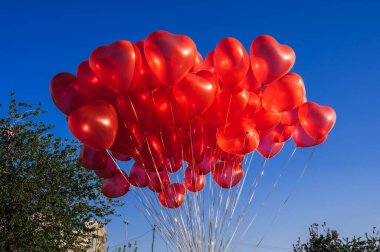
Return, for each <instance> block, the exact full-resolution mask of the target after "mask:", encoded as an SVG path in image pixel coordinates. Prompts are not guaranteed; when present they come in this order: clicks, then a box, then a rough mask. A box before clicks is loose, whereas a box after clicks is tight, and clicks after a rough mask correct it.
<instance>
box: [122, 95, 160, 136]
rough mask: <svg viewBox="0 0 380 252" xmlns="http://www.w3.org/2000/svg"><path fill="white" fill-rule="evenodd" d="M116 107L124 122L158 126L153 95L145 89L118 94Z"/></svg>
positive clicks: (152, 127)
mask: <svg viewBox="0 0 380 252" xmlns="http://www.w3.org/2000/svg"><path fill="white" fill-rule="evenodd" d="M117 108H118V111H119V112H120V115H121V117H122V119H123V122H124V123H134V124H137V125H141V126H143V127H144V128H149V129H154V128H157V127H158V126H159V123H158V122H159V119H158V116H157V115H156V111H155V109H154V102H153V96H152V93H151V92H150V91H149V90H147V89H146V90H138V91H136V92H133V93H132V94H131V95H130V96H119V97H118V98H117Z"/></svg>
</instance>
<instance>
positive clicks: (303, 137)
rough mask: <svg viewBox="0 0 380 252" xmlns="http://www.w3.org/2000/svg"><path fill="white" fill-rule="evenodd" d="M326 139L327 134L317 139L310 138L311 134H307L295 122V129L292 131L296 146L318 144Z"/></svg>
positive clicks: (302, 146) (303, 146)
mask: <svg viewBox="0 0 380 252" xmlns="http://www.w3.org/2000/svg"><path fill="white" fill-rule="evenodd" d="M326 139H327V135H325V136H324V137H322V138H320V139H318V140H316V139H314V138H312V137H311V136H309V135H308V134H307V133H306V132H305V130H304V129H303V128H302V126H301V125H300V124H297V125H296V126H295V129H294V132H293V141H294V144H295V145H296V146H297V147H301V148H305V147H311V146H315V145H319V144H321V143H323V142H324V141H325V140H326Z"/></svg>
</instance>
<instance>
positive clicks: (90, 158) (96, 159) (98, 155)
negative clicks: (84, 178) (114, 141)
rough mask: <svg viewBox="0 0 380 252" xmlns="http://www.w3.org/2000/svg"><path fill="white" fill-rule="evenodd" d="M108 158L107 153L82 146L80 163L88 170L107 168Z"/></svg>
mask: <svg viewBox="0 0 380 252" xmlns="http://www.w3.org/2000/svg"><path fill="white" fill-rule="evenodd" d="M108 156H109V154H108V152H107V151H97V150H94V149H91V148H90V147H87V146H85V145H82V148H81V151H80V155H79V163H80V164H81V165H82V166H83V167H84V168H86V169H89V170H100V169H103V168H104V167H106V164H107V160H108Z"/></svg>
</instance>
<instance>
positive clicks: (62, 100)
mask: <svg viewBox="0 0 380 252" xmlns="http://www.w3.org/2000/svg"><path fill="white" fill-rule="evenodd" d="M50 95H51V98H52V99H53V102H54V104H55V106H57V108H58V109H59V110H60V111H62V112H63V113H64V114H66V115H70V114H71V113H72V112H73V111H74V110H76V109H77V108H80V107H82V106H85V105H88V104H89V103H90V102H91V97H90V94H89V92H88V90H87V89H86V87H85V86H83V85H82V84H81V83H80V82H79V81H78V79H77V78H76V77H75V75H72V74H70V73H60V74H57V75H56V76H54V77H53V79H52V80H51V81H50Z"/></svg>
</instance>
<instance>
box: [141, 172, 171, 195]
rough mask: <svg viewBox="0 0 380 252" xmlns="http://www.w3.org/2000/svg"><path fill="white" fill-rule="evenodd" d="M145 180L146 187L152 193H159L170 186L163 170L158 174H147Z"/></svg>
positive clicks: (166, 173)
mask: <svg viewBox="0 0 380 252" xmlns="http://www.w3.org/2000/svg"><path fill="white" fill-rule="evenodd" d="M147 178H148V187H149V189H150V190H152V191H153V192H161V191H162V190H164V188H166V187H167V186H169V184H170V178H169V175H168V172H167V171H165V170H163V171H160V172H156V171H155V172H147Z"/></svg>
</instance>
